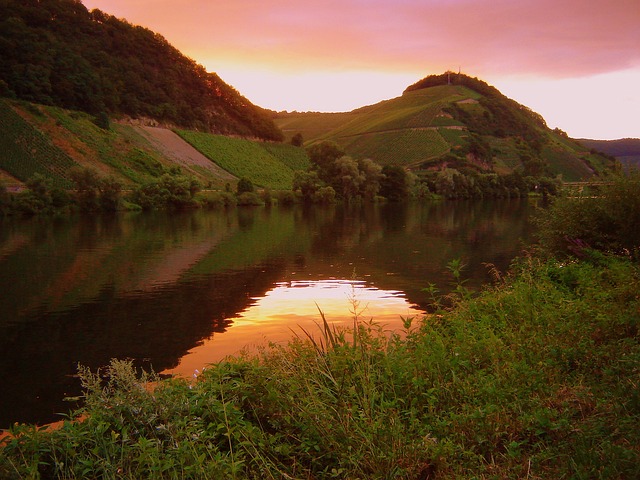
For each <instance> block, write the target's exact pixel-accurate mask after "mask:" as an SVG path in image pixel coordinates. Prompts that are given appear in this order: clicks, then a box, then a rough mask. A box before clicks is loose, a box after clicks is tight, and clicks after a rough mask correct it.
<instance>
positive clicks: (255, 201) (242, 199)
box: [238, 192, 264, 206]
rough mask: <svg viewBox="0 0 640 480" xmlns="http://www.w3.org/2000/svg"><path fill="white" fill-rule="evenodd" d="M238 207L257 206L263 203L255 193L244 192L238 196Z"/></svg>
mask: <svg viewBox="0 0 640 480" xmlns="http://www.w3.org/2000/svg"><path fill="white" fill-rule="evenodd" d="M238 205H245V206H257V205H264V202H263V201H262V199H261V198H260V196H259V195H258V194H257V193H256V192H244V193H241V194H240V195H238Z"/></svg>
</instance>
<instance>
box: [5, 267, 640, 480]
mask: <svg viewBox="0 0 640 480" xmlns="http://www.w3.org/2000/svg"><path fill="white" fill-rule="evenodd" d="M638 292H640V271H639V269H638V266H637V264H635V263H632V262H630V261H628V260H624V259H617V258H608V257H604V256H599V255H594V256H592V257H591V258H590V259H587V260H583V261H580V262H577V261H574V262H564V263H562V262H559V261H556V260H549V261H542V260H534V259H526V260H523V261H522V262H521V265H519V266H518V267H517V269H516V271H515V273H514V274H513V275H511V276H508V277H506V278H502V279H500V280H499V281H498V282H497V284H496V286H495V287H493V288H491V289H488V290H487V291H486V292H484V293H482V294H481V295H479V296H478V297H476V298H473V299H463V300H461V301H460V302H459V303H458V304H457V306H456V307H455V308H454V309H453V310H452V311H450V312H440V313H438V314H437V315H435V316H433V317H429V318H426V319H424V320H421V321H419V319H414V321H413V324H412V326H411V327H410V328H409V329H408V332H407V336H406V338H405V339H401V338H400V337H398V336H391V337H390V338H389V336H388V335H385V334H384V332H382V331H380V329H379V328H378V327H376V326H375V325H369V324H359V325H358V327H357V335H356V336H355V340H354V339H353V338H352V337H350V336H348V335H340V334H338V335H336V334H335V333H334V332H324V334H321V332H320V331H318V332H316V334H315V335H314V337H315V340H314V341H313V342H312V341H309V340H308V339H306V337H305V335H304V334H302V335H301V337H302V338H301V339H299V340H295V341H293V342H292V343H291V344H290V345H288V346H287V347H283V348H276V349H269V350H266V351H265V352H263V353H262V354H260V355H259V356H256V357H247V358H238V359H234V360H231V361H229V362H227V363H223V364H220V365H219V366H217V367H216V368H211V369H207V370H206V371H205V372H202V373H201V374H200V375H199V376H198V378H197V380H196V381H195V383H193V384H191V383H190V382H187V381H184V380H175V379H173V380H169V381H163V382H160V383H159V385H158V386H157V387H156V388H155V389H149V388H145V381H147V380H150V379H149V378H146V377H143V378H139V377H137V376H136V375H135V372H133V371H132V369H131V367H130V365H129V364H128V363H127V362H120V361H114V362H113V363H112V364H111V365H110V366H109V368H108V369H106V370H105V371H104V372H103V373H107V374H109V383H108V385H107V386H106V387H105V386H104V385H102V386H101V385H100V379H99V377H98V376H97V375H95V374H94V373H91V372H88V371H84V370H83V371H82V372H81V373H82V378H83V381H84V383H85V386H86V407H85V409H83V412H84V413H86V414H88V418H87V419H86V420H84V421H82V422H75V423H67V424H66V425H65V426H64V427H63V428H62V429H60V430H57V431H51V432H49V431H35V430H34V429H33V428H31V427H21V428H17V429H16V431H15V433H16V434H18V438H15V439H12V440H10V441H7V444H6V446H5V448H4V449H3V450H2V452H1V454H0V475H1V476H2V477H3V478H5V477H8V478H37V477H38V475H42V477H43V478H56V477H61V478H78V477H91V478H96V477H99V478H185V477H186V478H507V477H508V478H527V477H528V478H570V477H572V478H637V477H638V475H640V448H639V445H640V430H639V429H638V428H637V426H638V424H640V396H639V390H638V383H639V381H640V345H639V343H638V318H639V317H640V311H639V308H640V300H639V298H638ZM462 293H463V294H464V291H462ZM407 323H408V322H407Z"/></svg>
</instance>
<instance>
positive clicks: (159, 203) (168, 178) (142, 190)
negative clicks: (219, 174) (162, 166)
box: [131, 174, 201, 210]
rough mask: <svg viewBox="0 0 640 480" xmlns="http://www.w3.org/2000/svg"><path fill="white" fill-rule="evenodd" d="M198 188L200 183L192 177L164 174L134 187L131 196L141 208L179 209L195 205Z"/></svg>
mask: <svg viewBox="0 0 640 480" xmlns="http://www.w3.org/2000/svg"><path fill="white" fill-rule="evenodd" d="M200 189H201V185H200V183H199V182H198V181H197V180H195V179H194V178H189V177H185V176H184V175H170V174H165V175H163V176H162V177H160V178H159V179H158V180H155V181H152V182H149V183H147V184H145V185H142V186H140V187H138V188H136V189H135V190H134V191H133V194H132V197H131V198H132V200H133V202H134V203H136V204H137V205H139V206H140V207H142V209H143V210H158V209H174V210H179V209H184V208H193V207H196V206H197V205H198V204H197V202H196V201H195V199H194V197H195V195H196V194H197V193H198V192H199V191H200Z"/></svg>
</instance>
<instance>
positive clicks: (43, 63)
mask: <svg viewBox="0 0 640 480" xmlns="http://www.w3.org/2000/svg"><path fill="white" fill-rule="evenodd" d="M0 96H5V97H9V98H19V99H23V100H27V101H31V102H35V103H40V104H46V105H55V106H60V107H64V108H68V109H73V110H81V111H84V112H87V113H90V114H92V115H98V116H102V117H104V115H107V114H108V115H109V116H112V117H113V116H116V117H120V116H129V117H133V118H144V119H153V120H154V121H155V122H160V123H162V124H167V125H174V126H180V127H183V128H197V129H199V130H204V131H208V132H215V133H222V134H234V135H242V136H247V137H256V138H261V139H265V140H280V139H281V138H282V134H281V132H280V131H279V130H278V128H277V127H275V125H274V124H273V122H272V121H271V119H270V118H269V117H268V115H267V114H266V112H265V111H264V110H263V109H261V108H259V107H257V106H255V105H253V104H252V103H251V102H250V101H249V100H247V99H246V98H245V97H243V96H242V95H240V94H239V93H238V92H237V91H236V90H234V89H233V88H232V87H230V86H229V85H227V84H226V83H225V82H224V81H222V79H220V77H218V76H217V75H216V74H215V73H208V72H207V71H206V70H205V69H204V67H202V66H201V65H198V64H197V63H195V62H194V61H193V60H191V59H190V58H188V57H186V56H185V55H183V54H182V53H181V52H179V51H178V50H177V49H175V48H174V47H173V46H171V45H170V44H169V43H168V42H167V40H165V39H164V38H163V37H162V36H161V35H159V34H157V33H154V32H152V31H150V30H148V29H146V28H143V27H140V26H134V25H131V24H129V23H127V22H126V21H125V20H120V19H117V18H115V17H114V16H111V15H109V14H107V13H104V12H102V11H100V10H97V9H96V10H93V11H91V12H89V11H88V10H87V9H86V8H85V7H84V6H83V5H82V3H81V2H80V1H78V0H4V1H2V2H0Z"/></svg>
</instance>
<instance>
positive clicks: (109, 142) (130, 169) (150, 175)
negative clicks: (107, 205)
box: [0, 98, 309, 189]
mask: <svg viewBox="0 0 640 480" xmlns="http://www.w3.org/2000/svg"><path fill="white" fill-rule="evenodd" d="M178 134H179V135H178ZM185 139H186V140H185ZM190 142H191V143H190ZM209 144H215V148H214V149H207V148H206V146H207V145H209ZM308 164H309V160H308V157H307V154H306V152H305V151H304V149H302V148H299V147H294V146H292V145H289V144H283V143H277V142H265V141H257V140H248V139H241V138H234V137H229V136H224V135H215V134H210V133H202V132H199V133H195V132H192V131H187V130H176V131H173V130H169V129H166V128H160V127H150V126H146V125H136V124H131V123H111V125H110V128H109V129H104V128H100V127H99V126H98V125H96V122H95V118H93V117H92V116H91V115H90V114H87V113H84V112H79V111H74V110H66V109H62V108H59V107H53V106H48V105H37V104H33V103H28V102H22V101H16V100H13V101H11V100H6V99H4V100H3V99H1V98H0V183H3V184H5V185H7V186H9V187H12V186H14V187H19V186H20V185H21V184H22V183H24V182H26V181H27V180H28V179H30V178H31V177H33V176H34V175H35V174H36V173H39V174H41V175H44V176H45V177H49V178H51V179H52V180H53V183H54V185H55V186H58V187H62V188H70V187H71V186H72V184H71V179H70V177H69V170H70V169H71V167H74V166H78V165H79V166H83V167H89V168H92V169H94V170H96V171H97V172H98V174H99V175H100V176H101V177H107V176H110V177H113V178H115V179H116V180H118V181H119V182H120V183H122V184H123V185H124V186H125V187H126V188H129V187H132V186H135V185H140V184H144V183H147V182H149V181H152V180H154V179H157V178H159V177H161V176H162V175H163V174H165V173H169V172H179V173H182V174H185V175H188V176H191V177H195V178H196V179H197V180H199V181H200V183H202V184H203V185H204V186H205V187H207V188H224V187H225V185H226V184H227V183H230V184H231V185H232V186H234V187H235V184H236V182H237V181H238V179H239V178H241V177H245V178H247V179H249V180H251V182H252V183H253V184H254V185H256V186H260V187H267V188H271V189H280V188H290V187H291V181H292V179H293V175H294V170H297V169H300V170H304V169H305V168H307V166H308Z"/></svg>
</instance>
